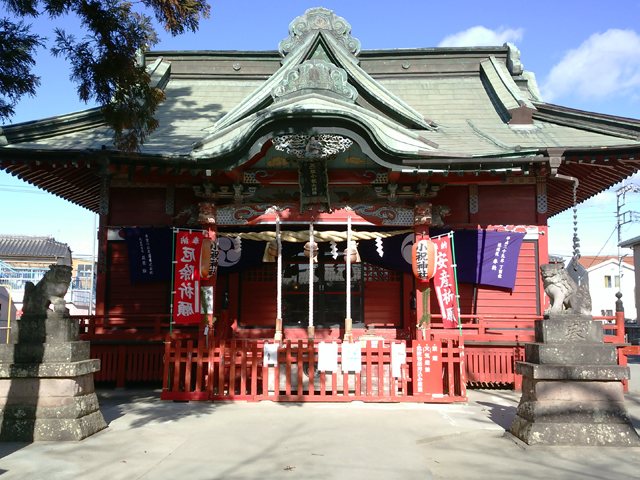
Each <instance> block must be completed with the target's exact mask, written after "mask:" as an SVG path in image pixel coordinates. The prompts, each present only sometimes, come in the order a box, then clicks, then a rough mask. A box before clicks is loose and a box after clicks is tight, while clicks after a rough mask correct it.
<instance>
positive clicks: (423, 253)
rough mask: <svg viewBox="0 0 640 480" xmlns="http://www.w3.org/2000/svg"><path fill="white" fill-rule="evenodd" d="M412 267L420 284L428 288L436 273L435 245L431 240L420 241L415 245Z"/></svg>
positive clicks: (412, 252)
mask: <svg viewBox="0 0 640 480" xmlns="http://www.w3.org/2000/svg"><path fill="white" fill-rule="evenodd" d="M411 266H412V268H413V275H414V276H415V277H416V279H417V280H418V283H419V284H421V285H424V286H425V287H426V286H427V285H428V283H429V280H431V279H432V278H433V276H434V274H435V272H436V253H435V245H434V243H433V242H432V241H431V240H426V239H423V240H418V241H417V242H415V243H414V244H413V248H412V251H411Z"/></svg>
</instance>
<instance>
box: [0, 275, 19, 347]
mask: <svg viewBox="0 0 640 480" xmlns="http://www.w3.org/2000/svg"><path fill="white" fill-rule="evenodd" d="M15 319H16V305H15V303H14V301H13V296H12V291H11V288H9V286H5V285H3V284H2V281H1V280H0V343H4V342H5V340H6V339H7V335H6V331H7V329H8V328H9V327H10V326H11V324H12V323H13V322H14V321H15Z"/></svg>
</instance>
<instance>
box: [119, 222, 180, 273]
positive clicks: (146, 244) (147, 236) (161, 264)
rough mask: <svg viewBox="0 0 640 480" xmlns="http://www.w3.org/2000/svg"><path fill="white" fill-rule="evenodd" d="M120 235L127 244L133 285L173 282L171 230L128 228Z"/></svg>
mask: <svg viewBox="0 0 640 480" xmlns="http://www.w3.org/2000/svg"><path fill="white" fill-rule="evenodd" d="M120 234H121V236H122V237H124V239H125V241H126V243H127V252H128V254H129V278H130V280H131V283H148V282H160V281H169V280H171V270H172V269H171V259H172V258H173V255H172V252H171V244H172V241H173V232H172V230H171V228H138V227H127V228H123V229H122V230H121V231H120Z"/></svg>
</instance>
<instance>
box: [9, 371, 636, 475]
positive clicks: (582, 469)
mask: <svg viewBox="0 0 640 480" xmlns="http://www.w3.org/2000/svg"><path fill="white" fill-rule="evenodd" d="M631 369H632V382H631V388H630V390H631V391H630V393H629V394H628V395H627V397H626V403H627V408H628V410H629V413H630V415H631V417H632V419H633V422H634V426H635V427H636V429H637V430H639V431H640V364H632V365H631ZM99 396H100V401H101V408H102V412H103V414H104V417H105V419H106V421H107V423H108V424H109V427H108V428H107V429H106V430H103V431H101V432H99V433H97V434H95V435H93V436H92V437H89V438H87V439H85V440H83V441H81V442H66V443H52V442H41V443H34V444H23V443H4V444H0V480H10V479H21V480H23V479H34V480H35V479H46V480H56V479H85V478H87V479H92V480H101V479H108V480H119V479H145V480H150V479H154V480H162V479H178V480H182V479H184V480H187V479H188V480H200V479H203V480H204V479H206V480H210V479H229V480H235V479H238V480H239V479H259V480H262V479H296V478H304V479H323V480H329V479H367V480H376V479H396V478H397V479H403V480H411V479H432V478H433V479H478V480H480V479H492V480H500V479H505V480H506V479H509V480H511V479H514V478H518V477H525V478H529V479H545V480H551V479H554V480H556V479H585V478H586V479H601V478H606V479H625V480H627V479H630V478H640V448H613V447H605V448H598V447H527V446H524V445H522V444H519V443H516V442H514V441H513V440H511V439H509V438H507V437H505V436H504V429H505V428H508V426H509V425H510V424H511V420H512V419H513V417H514V415H515V410H516V406H517V404H518V401H519V394H517V393H514V392H511V391H507V390H481V391H469V401H468V402H467V403H464V404H450V405H435V404H363V403H358V402H356V403H351V404H317V403H315V404H312V403H307V404H297V403H294V404H286V403H281V404H275V403H271V402H262V403H215V404H214V403H208V402H203V403H197V402H192V403H174V402H163V401H160V400H158V396H159V392H152V391H138V392H132V391H102V392H99Z"/></svg>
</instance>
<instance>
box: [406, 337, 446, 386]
mask: <svg viewBox="0 0 640 480" xmlns="http://www.w3.org/2000/svg"><path fill="white" fill-rule="evenodd" d="M413 378H414V383H413V394H414V395H425V394H431V395H437V394H442V393H443V392H444V385H443V381H442V355H441V352H440V342H438V341H428V340H414V341H413Z"/></svg>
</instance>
